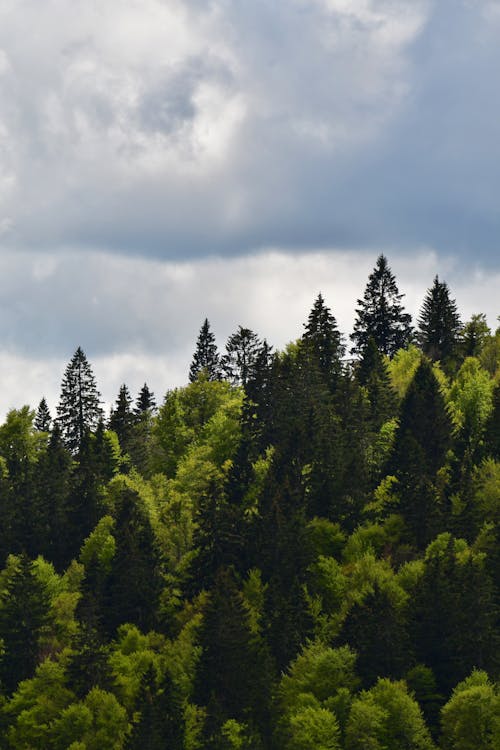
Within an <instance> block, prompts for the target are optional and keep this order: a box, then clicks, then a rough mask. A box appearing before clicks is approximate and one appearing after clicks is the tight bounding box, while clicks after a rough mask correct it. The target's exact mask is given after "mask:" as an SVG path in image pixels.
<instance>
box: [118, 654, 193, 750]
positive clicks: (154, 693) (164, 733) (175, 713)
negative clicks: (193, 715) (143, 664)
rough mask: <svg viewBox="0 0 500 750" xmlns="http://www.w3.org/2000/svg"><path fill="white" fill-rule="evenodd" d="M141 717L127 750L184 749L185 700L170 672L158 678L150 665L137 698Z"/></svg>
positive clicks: (135, 726)
mask: <svg viewBox="0 0 500 750" xmlns="http://www.w3.org/2000/svg"><path fill="white" fill-rule="evenodd" d="M136 710H137V711H138V712H139V718H138V720H137V721H136V722H135V723H134V725H133V728H132V732H131V733H130V736H129V738H128V740H127V742H126V744H125V748H126V750H165V748H168V750H183V748H184V735H185V726H184V724H185V722H184V712H183V706H182V699H181V696H180V694H179V690H178V688H177V686H176V685H175V683H174V682H173V680H172V678H171V676H170V674H169V673H168V672H165V674H164V675H163V677H161V678H158V676H157V674H156V673H155V669H154V667H153V666H150V667H149V668H148V669H147V670H146V672H145V673H144V675H143V676H142V679H141V685H140V689H139V694H138V696H137V701H136Z"/></svg>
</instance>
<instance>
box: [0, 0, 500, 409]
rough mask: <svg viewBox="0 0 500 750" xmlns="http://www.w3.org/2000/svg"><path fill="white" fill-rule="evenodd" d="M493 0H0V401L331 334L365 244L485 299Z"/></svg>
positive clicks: (363, 273)
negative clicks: (319, 329) (81, 355)
mask: <svg viewBox="0 0 500 750" xmlns="http://www.w3.org/2000/svg"><path fill="white" fill-rule="evenodd" d="M499 70H500V0H273V1H272V2H269V0H251V2H249V1H248V0H125V1H124V0H120V2H118V0H106V2H105V3H99V2H97V1H96V0H45V2H40V0H22V1H20V0H0V383H1V388H0V412H1V413H2V414H3V413H5V411H6V410H7V409H8V408H10V407H13V406H20V405H22V404H23V403H31V404H32V405H36V404H37V403H38V401H39V399H40V397H41V396H42V395H46V396H47V397H48V400H49V402H50V403H51V405H54V404H55V402H56V401H57V397H58V390H59V384H60V380H61V377H62V373H63V370H64V366H65V364H66V362H67V361H68V360H69V359H70V357H71V355H72V354H73V352H74V350H75V349H76V347H77V346H78V345H81V346H82V347H83V348H84V350H85V351H86V353H87V355H88V357H89V359H90V360H91V362H92V364H93V366H94V370H95V373H96V376H97V378H98V384H99V387H100V390H101V392H102V395H103V398H104V400H105V401H107V402H109V401H112V400H113V399H114V397H115V396H116V392H117V391H118V387H119V385H120V384H121V382H123V381H125V382H127V383H128V384H129V386H130V388H131V390H132V391H134V392H136V391H137V390H138V388H139V387H140V386H141V385H142V383H143V382H144V381H145V380H147V381H148V383H149V384H150V386H151V387H152V388H153V390H155V391H156V394H157V398H158V399H159V400H160V399H161V398H162V396H163V395H164V393H165V391H166V390H167V388H169V387H172V386H175V385H179V384H182V383H184V382H185V380H186V374H187V368H188V366H189V361H190V358H191V354H192V350H193V347H194V342H195V339H196V336H197V333H198V330H199V327H200V325H201V323H202V320H203V318H204V317H205V316H208V318H209V320H210V322H211V324H212V328H213V329H214V331H215V333H216V334H217V337H218V340H219V343H220V345H221V346H222V345H223V343H224V341H225V339H226V338H227V336H228V335H229V334H230V333H232V332H233V331H234V330H235V329H236V327H237V325H238V324H240V323H241V324H242V325H245V326H248V327H251V328H253V329H254V330H256V331H257V332H258V333H259V334H261V335H262V336H266V337H267V338H268V340H269V341H270V342H271V343H273V344H274V345H275V346H277V347H281V346H283V345H284V344H285V343H286V342H287V341H288V340H290V339H294V338H296V337H297V336H298V335H300V333H301V330H302V322H303V321H304V320H305V318H306V317H307V313H308V310H309V309H310V307H311V305H312V302H313V300H314V297H315V296H316V294H317V293H318V291H320V290H321V291H322V292H323V294H324V295H325V297H326V300H327V303H328V304H329V305H330V307H331V308H332V311H333V312H334V314H335V315H336V317H337V319H338V321H339V325H340V327H341V328H342V329H343V330H344V331H345V332H346V333H348V332H350V330H351V327H352V322H353V311H354V306H355V302H356V298H357V297H359V296H361V295H362V293H363V289H364V286H365V283H366V279H367V276H368V274H369V272H370V271H371V269H372V268H373V265H374V263H375V260H376V257H377V255H378V254H379V253H380V252H384V253H385V254H386V255H387V256H388V258H389V262H390V265H391V267H392V269H393V271H394V272H395V274H396V276H397V279H398V283H399V287H400V290H401V291H402V292H404V293H405V294H406V304H407V308H408V310H409V311H410V312H411V313H412V314H417V313H418V309H419V307H420V304H421V301H422V298H423V296H424V294H425V290H426V289H427V288H428V287H429V286H430V284H431V283H432V279H433V276H434V275H435V274H436V273H438V274H439V275H440V278H443V279H445V280H447V281H448V283H449V285H450V287H451V290H452V293H453V296H455V297H456V299H457V302H458V304H459V307H460V310H461V312H462V314H463V317H464V318H467V317H469V316H470V315H471V314H472V313H475V312H485V313H486V314H487V316H488V320H489V323H490V325H492V326H494V325H495V324H496V316H497V314H498V313H500V304H499V302H498V290H499V288H500V253H499V246H500V78H499V75H498V71H499Z"/></svg>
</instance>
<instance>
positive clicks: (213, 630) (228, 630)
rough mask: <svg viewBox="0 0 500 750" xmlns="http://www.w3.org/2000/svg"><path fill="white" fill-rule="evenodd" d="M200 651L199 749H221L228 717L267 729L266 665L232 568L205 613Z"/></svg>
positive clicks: (222, 574) (268, 686)
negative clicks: (203, 711)
mask: <svg viewBox="0 0 500 750" xmlns="http://www.w3.org/2000/svg"><path fill="white" fill-rule="evenodd" d="M200 646H201V648H202V652H201V656H200V660H199V662H198V666H197V672H196V677H195V682H194V701H195V703H197V704H198V705H200V706H205V707H206V708H207V720H206V724H205V732H204V734H205V742H204V744H203V747H206V748H212V747H213V748H216V747H219V745H218V744H217V737H218V733H219V730H220V728H221V726H222V724H223V723H224V722H225V721H226V720H227V719H229V718H231V719H236V721H240V722H242V721H243V722H245V721H250V722H251V723H254V724H256V725H257V726H258V727H259V728H261V729H262V728H265V727H266V723H267V718H268V710H269V704H270V689H271V674H270V662H269V658H268V654H267V651H266V648H265V645H264V644H263V642H262V640H261V638H260V637H259V636H258V635H257V634H255V633H254V632H253V631H252V628H251V626H250V617H249V612H248V609H247V607H246V606H245V603H244V601H243V597H242V596H241V594H240V592H239V591H238V588H237V585H236V581H235V578H234V574H233V572H232V571H231V570H230V569H220V570H219V571H218V573H217V576H216V579H215V586H214V589H213V592H212V593H211V596H210V599H209V601H208V604H207V607H206V610H205V613H204V618H203V625H202V628H201V632H200Z"/></svg>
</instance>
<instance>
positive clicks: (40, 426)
mask: <svg viewBox="0 0 500 750" xmlns="http://www.w3.org/2000/svg"><path fill="white" fill-rule="evenodd" d="M51 423H52V417H51V416H50V411H49V407H48V406H47V402H46V400H45V398H42V400H41V401H40V403H39V404H38V409H37V412H36V416H35V421H34V423H33V425H34V427H35V430H38V432H50V425H51Z"/></svg>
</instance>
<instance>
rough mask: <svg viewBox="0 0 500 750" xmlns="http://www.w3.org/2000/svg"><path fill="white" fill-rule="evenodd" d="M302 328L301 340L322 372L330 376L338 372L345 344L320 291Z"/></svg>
mask: <svg viewBox="0 0 500 750" xmlns="http://www.w3.org/2000/svg"><path fill="white" fill-rule="evenodd" d="M304 328H305V331H304V333H303V335H302V341H303V342H304V343H305V345H306V347H307V348H308V349H309V351H310V352H311V353H312V354H313V355H314V356H315V357H316V359H317V362H318V366H319V368H320V370H321V371H322V372H323V374H324V375H326V376H330V375H334V374H335V373H338V371H339V369H340V360H341V359H342V357H343V355H344V353H345V346H344V345H343V343H342V334H341V333H340V331H339V330H338V328H337V321H336V320H335V318H334V316H333V315H332V313H331V311H330V308H329V307H327V306H326V305H325V301H324V299H323V296H322V294H321V292H320V293H319V294H318V296H317V297H316V300H315V301H314V305H313V307H312V310H311V312H310V313H309V317H308V319H307V323H304Z"/></svg>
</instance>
